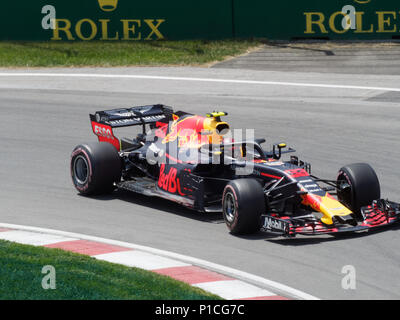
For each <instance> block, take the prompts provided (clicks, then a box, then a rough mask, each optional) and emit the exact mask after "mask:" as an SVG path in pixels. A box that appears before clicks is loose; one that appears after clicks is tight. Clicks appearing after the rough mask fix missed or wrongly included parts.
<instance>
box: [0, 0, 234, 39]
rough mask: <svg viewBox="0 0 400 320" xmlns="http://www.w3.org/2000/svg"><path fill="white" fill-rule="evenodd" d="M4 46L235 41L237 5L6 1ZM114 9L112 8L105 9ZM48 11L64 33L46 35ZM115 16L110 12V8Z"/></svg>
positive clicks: (227, 0) (153, 0)
mask: <svg viewBox="0 0 400 320" xmlns="http://www.w3.org/2000/svg"><path fill="white" fill-rule="evenodd" d="M1 2H2V3H1V5H2V9H1V10H0V39H2V40H5V39H7V40H52V41H60V40H110V41H111V40H127V41H131V40H160V39H202V38H204V39H223V38H231V37H232V11H231V8H232V7H231V2H232V1H231V0H201V1H193V0H8V1H5V0H2V1H1ZM100 4H102V5H106V6H107V5H108V6H109V7H103V9H102V7H100ZM45 5H52V6H54V8H55V9H56V19H57V26H58V30H51V29H48V30H44V29H43V28H42V20H43V19H44V18H46V14H42V8H43V7H44V6H45ZM110 6H113V7H111V9H115V10H113V11H104V9H106V10H108V8H110Z"/></svg>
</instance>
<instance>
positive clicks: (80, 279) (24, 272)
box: [0, 241, 220, 300]
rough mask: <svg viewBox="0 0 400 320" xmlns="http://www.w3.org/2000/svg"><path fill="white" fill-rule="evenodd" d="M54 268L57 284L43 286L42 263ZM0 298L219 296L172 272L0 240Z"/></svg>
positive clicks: (101, 298) (178, 297)
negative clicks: (48, 287) (49, 287)
mask: <svg viewBox="0 0 400 320" xmlns="http://www.w3.org/2000/svg"><path fill="white" fill-rule="evenodd" d="M46 265H51V266H53V267H54V268H55V270H56V282H55V283H56V289H47V290H45V289H43V288H42V279H43V277H45V276H46V274H42V272H41V271H42V268H43V266H46ZM0 266H1V269H0V299H3V300H5V299H7V300H14V299H18V300H30V299H32V300H34V299H41V300H53V299H54V300H55V299H62V300H74V299H81V300H103V299H114V300H122V299H130V300H143V299H146V300H161V299H174V300H189V299H190V300H197V299H207V300H208V299H220V298H219V297H217V296H214V295H212V294H209V293H207V292H205V291H203V290H201V289H198V288H195V287H192V286H190V285H188V284H186V283H183V282H179V281H176V280H174V279H172V278H169V277H165V276H161V275H158V274H156V273H153V272H149V271H144V270H141V269H137V268H129V267H125V266H122V265H117V264H112V263H108V262H105V261H99V260H96V259H94V258H91V257H89V256H84V255H80V254H75V253H70V252H66V251H63V250H59V249H49V248H43V247H34V246H27V245H21V244H16V243H11V242H8V241H0Z"/></svg>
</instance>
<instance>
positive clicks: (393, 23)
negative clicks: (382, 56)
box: [303, 0, 400, 35]
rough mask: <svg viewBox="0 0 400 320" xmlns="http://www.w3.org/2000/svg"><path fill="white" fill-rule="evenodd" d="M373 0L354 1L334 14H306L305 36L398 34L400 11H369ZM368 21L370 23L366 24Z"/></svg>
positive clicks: (314, 12)
mask: <svg viewBox="0 0 400 320" xmlns="http://www.w3.org/2000/svg"><path fill="white" fill-rule="evenodd" d="M371 2H372V1H371V0H353V2H352V3H351V4H348V5H345V6H343V7H342V8H338V10H337V11H335V12H332V13H328V14H326V13H324V12H319V11H309V12H304V13H303V14H304V18H305V30H304V34H315V35H317V34H318V35H321V34H322V35H323V34H329V33H336V34H346V33H350V32H351V33H354V34H356V35H357V34H371V33H396V32H398V31H399V28H398V22H399V20H400V14H399V11H398V10H393V9H392V10H390V9H387V10H380V11H372V12H371V11H369V12H367V10H368V6H365V5H368V4H369V3H371ZM367 20H368V23H367V22H366V21H367Z"/></svg>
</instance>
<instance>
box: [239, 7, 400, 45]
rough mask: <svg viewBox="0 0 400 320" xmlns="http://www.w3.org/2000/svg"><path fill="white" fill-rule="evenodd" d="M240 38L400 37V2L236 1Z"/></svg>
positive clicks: (369, 38) (368, 38)
mask: <svg viewBox="0 0 400 320" xmlns="http://www.w3.org/2000/svg"><path fill="white" fill-rule="evenodd" d="M234 15H235V17H234V20H235V30H236V34H235V35H236V36H237V37H248V36H250V35H251V36H254V37H267V38H269V39H310V38H314V39H316V38H319V39H334V40H342V39H353V40H354V39H365V40H374V39H396V38H400V1H399V0H324V1H321V0H299V1H285V2H283V1H260V0H246V1H243V0H235V7H234Z"/></svg>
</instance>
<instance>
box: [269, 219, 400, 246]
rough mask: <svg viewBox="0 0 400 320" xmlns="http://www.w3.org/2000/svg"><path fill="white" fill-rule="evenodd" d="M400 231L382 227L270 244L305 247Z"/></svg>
mask: <svg viewBox="0 0 400 320" xmlns="http://www.w3.org/2000/svg"><path fill="white" fill-rule="evenodd" d="M399 229H400V224H397V225H396V224H395V225H392V226H387V227H381V228H378V229H375V230H369V231H362V232H354V233H342V234H341V233H337V234H331V235H322V236H300V237H295V238H282V237H280V238H277V239H270V240H268V241H269V242H272V243H277V244H281V245H285V246H305V245H315V244H318V243H324V242H332V241H344V240H351V239H359V238H364V237H368V236H373V235H374V234H379V233H382V232H388V231H396V230H399Z"/></svg>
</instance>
